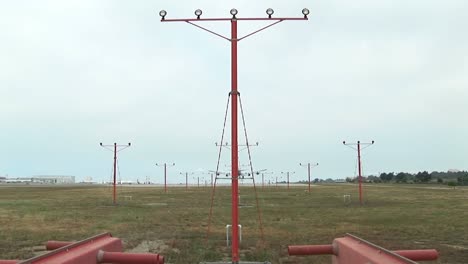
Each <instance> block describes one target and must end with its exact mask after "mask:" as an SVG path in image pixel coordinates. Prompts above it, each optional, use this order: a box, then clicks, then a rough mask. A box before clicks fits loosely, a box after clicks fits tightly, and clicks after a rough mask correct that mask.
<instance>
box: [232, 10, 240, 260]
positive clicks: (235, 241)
mask: <svg viewBox="0 0 468 264" xmlns="http://www.w3.org/2000/svg"><path fill="white" fill-rule="evenodd" d="M237 41H238V40H237V20H236V19H232V20H231V99H232V103H231V145H232V148H231V169H232V170H231V175H232V183H231V185H232V186H231V188H232V196H231V200H232V208H231V210H232V246H231V254H232V263H233V264H234V263H238V262H239V259H240V258H239V204H238V202H239V185H238V184H239V182H238V178H237V177H238V174H239V168H238V164H239V163H238V154H239V151H238V149H239V146H238V142H237V95H238V91H237Z"/></svg>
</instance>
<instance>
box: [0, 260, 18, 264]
mask: <svg viewBox="0 0 468 264" xmlns="http://www.w3.org/2000/svg"><path fill="white" fill-rule="evenodd" d="M16 263H19V260H0V264H16Z"/></svg>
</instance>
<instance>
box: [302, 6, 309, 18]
mask: <svg viewBox="0 0 468 264" xmlns="http://www.w3.org/2000/svg"><path fill="white" fill-rule="evenodd" d="M309 13H310V11H309V9H307V8H304V9H302V14H303V15H304V17H307V16H308V15H309Z"/></svg>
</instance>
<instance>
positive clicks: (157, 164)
mask: <svg viewBox="0 0 468 264" xmlns="http://www.w3.org/2000/svg"><path fill="white" fill-rule="evenodd" d="M156 166H160V167H164V192H165V193H167V167H173V166H175V163H172V164H167V163H163V164H159V163H156Z"/></svg>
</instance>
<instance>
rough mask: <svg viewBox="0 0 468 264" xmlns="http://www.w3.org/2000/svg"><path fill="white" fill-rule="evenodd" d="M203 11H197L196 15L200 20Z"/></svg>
mask: <svg viewBox="0 0 468 264" xmlns="http://www.w3.org/2000/svg"><path fill="white" fill-rule="evenodd" d="M202 13H203V12H202V11H201V10H200V9H197V10H195V15H196V16H197V19H200V16H201V15H202Z"/></svg>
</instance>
